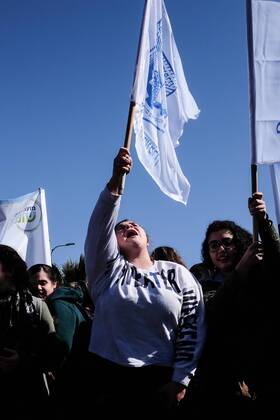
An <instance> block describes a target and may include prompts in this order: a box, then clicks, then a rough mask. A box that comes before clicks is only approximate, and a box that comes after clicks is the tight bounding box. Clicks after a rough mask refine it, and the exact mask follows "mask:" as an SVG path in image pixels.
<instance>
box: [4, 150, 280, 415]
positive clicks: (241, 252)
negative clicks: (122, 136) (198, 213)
mask: <svg viewBox="0 0 280 420" xmlns="http://www.w3.org/2000/svg"><path fill="white" fill-rule="evenodd" d="M131 165H132V160H131V156H130V154H129V152H128V150H127V149H125V148H121V149H120V151H119V153H118V155H117V157H116V158H115V160H114V165H113V174H112V177H111V179H110V181H109V182H108V184H107V185H106V186H105V188H104V190H103V191H102V193H101V194H100V197H99V199H98V201H97V203H96V206H95V208H94V210H93V213H92V216H91V218H90V222H89V227H88V232H87V237H86V241H85V258H84V260H83V259H81V260H80V264H79V269H77V270H76V272H74V275H73V271H72V275H69V270H68V272H67V270H66V271H65V273H64V278H63V279H62V276H61V273H60V270H58V269H57V267H55V266H53V267H50V266H48V265H45V264H37V265H35V266H33V267H31V268H29V269H27V267H26V264H25V262H24V261H23V260H22V259H21V257H20V256H19V254H18V253H17V252H16V251H15V250H14V249H12V248H10V247H8V246H6V245H0V393H1V394H0V395H1V408H0V410H1V415H2V413H3V418H4V413H5V414H6V413H7V415H8V417H9V418H12V419H13V418H15V419H22V418H29V419H33V418H35V417H36V418H38V417H39V418H40V417H41V418H49V417H50V416H52V417H53V418H60V419H61V418H65V419H69V418H77V416H79V417H82V416H86V415H88V413H89V412H90V415H91V416H92V417H93V418H101V415H102V416H106V415H112V413H113V415H114V416H121V417H122V418H128V417H131V416H132V415H134V414H136V415H138V414H140V415H146V416H148V417H149V416H157V418H160V417H162V418H170V419H172V418H182V419H183V418H184V417H185V418H189V419H197V420H199V419H202V418H205V417H206V416H207V417H208V418H212V417H213V418H216V419H226V418H236V416H239V417H241V418H243V417H244V418H245V417H247V418H253V416H256V415H257V414H258V415H260V414H261V415H266V417H267V418H272V417H270V415H272V414H271V413H273V412H274V410H277V403H278V401H277V396H278V393H279V388H280V387H279V381H278V377H279V363H278V355H279V354H280V352H279V350H280V349H279V344H278V342H279V340H278V338H277V327H278V323H277V321H278V313H277V312H278V311H277V300H278V288H279V282H278V278H279V273H280V240H279V235H278V234H277V232H276V230H275V229H274V227H273V224H272V222H271V221H270V220H269V218H268V215H267V212H266V206H265V202H264V200H263V196H262V194H261V193H255V194H253V196H252V197H251V198H250V199H249V206H248V207H249V211H250V213H251V215H252V216H254V217H255V218H256V219H257V222H258V231H259V235H260V239H261V240H260V241H253V238H252V235H251V234H250V233H249V232H247V231H246V230H245V229H243V228H242V227H240V226H239V225H237V224H236V223H235V222H233V221H230V220H216V221H213V222H212V223H211V224H210V225H209V226H208V228H207V230H206V234H205V239H204V241H203V243H202V261H201V262H200V263H198V264H196V265H194V266H193V267H191V268H190V269H188V268H187V264H186V263H185V262H184V261H183V259H182V258H181V256H180V255H179V254H178V252H177V251H176V250H175V249H174V248H172V247H169V246H162V247H158V248H156V249H155V250H153V252H151V253H150V252H149V236H148V234H147V232H146V231H145V229H144V228H143V227H142V226H141V225H140V224H138V223H137V222H135V221H133V220H130V219H125V220H122V221H120V222H118V213H119V209H120V204H121V195H119V187H120V184H121V181H122V176H123V175H124V174H128V173H129V172H130V169H131ZM70 271H71V270H70ZM62 280H63V281H62ZM71 397H72V398H71ZM8 417H7V418H8Z"/></svg>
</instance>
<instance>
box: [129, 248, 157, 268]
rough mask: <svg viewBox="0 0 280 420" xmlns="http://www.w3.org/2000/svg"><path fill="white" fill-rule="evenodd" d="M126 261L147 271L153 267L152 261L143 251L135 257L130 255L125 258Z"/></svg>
mask: <svg viewBox="0 0 280 420" xmlns="http://www.w3.org/2000/svg"><path fill="white" fill-rule="evenodd" d="M127 261H128V262H130V263H131V264H133V265H135V267H138V268H142V269H144V270H145V269H147V268H150V267H151V266H152V265H153V261H152V260H151V258H150V255H149V253H148V251H147V250H143V251H142V252H140V253H139V254H137V255H131V256H130V257H128V258H127Z"/></svg>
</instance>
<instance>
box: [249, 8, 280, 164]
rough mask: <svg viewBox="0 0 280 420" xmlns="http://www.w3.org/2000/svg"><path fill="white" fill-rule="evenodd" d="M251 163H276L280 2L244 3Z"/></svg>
mask: <svg viewBox="0 0 280 420" xmlns="http://www.w3.org/2000/svg"><path fill="white" fill-rule="evenodd" d="M247 2H248V3H247V4H248V15H247V18H248V40H249V66H250V87H251V89H250V93H251V118H252V133H253V135H252V163H255V164H259V163H275V162H280V1H279V0H274V1H269V0H247Z"/></svg>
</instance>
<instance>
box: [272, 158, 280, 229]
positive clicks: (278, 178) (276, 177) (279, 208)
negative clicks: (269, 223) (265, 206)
mask: <svg viewBox="0 0 280 420" xmlns="http://www.w3.org/2000/svg"><path fill="white" fill-rule="evenodd" d="M270 171H271V172H270V173H271V181H272V189H273V195H274V204H275V213H276V220H277V224H278V230H279V233H280V164H279V163H277V164H274V165H271V166H270Z"/></svg>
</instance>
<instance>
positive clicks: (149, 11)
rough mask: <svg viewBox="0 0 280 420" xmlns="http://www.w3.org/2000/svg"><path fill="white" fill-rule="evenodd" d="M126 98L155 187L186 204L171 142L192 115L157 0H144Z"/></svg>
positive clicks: (167, 25) (185, 185)
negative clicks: (130, 86) (133, 107)
mask: <svg viewBox="0 0 280 420" xmlns="http://www.w3.org/2000/svg"><path fill="white" fill-rule="evenodd" d="M132 101H133V102H135V104H136V112H135V120H134V129H135V134H136V150H137V154H138V157H139V159H140V161H141V162H142V164H143V166H144V167H145V168H146V170H147V171H148V172H149V174H150V175H151V176H152V178H153V179H154V181H155V182H156V183H157V184H158V186H159V187H160V189H161V190H162V191H163V192H164V193H165V194H167V195H168V196H169V197H171V198H173V199H174V200H177V201H180V202H182V203H184V204H186V202H187V199H188V194H189V190H190V184H189V182H188V180H187V179H186V177H185V176H184V174H183V172H182V170H181V167H180V165H179V162H178V159H177V156H176V152H175V147H176V146H178V145H179V139H180V137H181V135H182V133H183V127H184V124H185V123H186V122H187V121H188V120H189V119H195V118H197V117H198V114H199V110H198V107H197V105H196V102H195V100H194V98H193V97H192V95H191V93H190V91H189V88H188V85H187V82H186V79H185V76H184V71H183V66H182V62H181V59H180V56H179V53H178V50H177V47H176V44H175V40H174V37H173V33H172V29H171V25H170V21H169V18H168V15H167V12H166V8H165V5H164V1H163V0H147V1H146V6H145V13H144V19H143V24H142V32H141V36H140V44H139V52H138V59H137V63H136V71H135V79H134V85H133V92H132Z"/></svg>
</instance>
